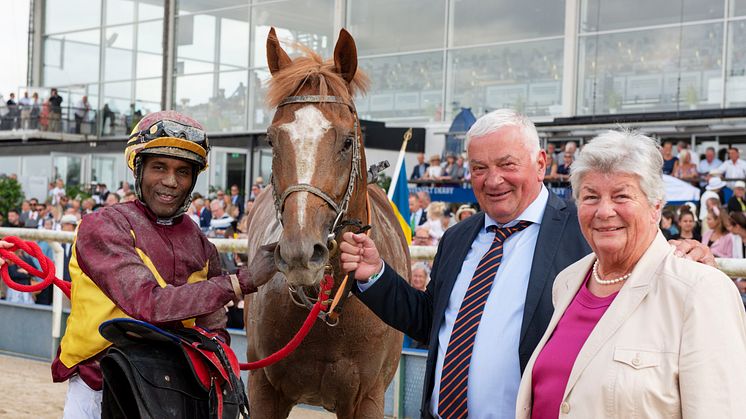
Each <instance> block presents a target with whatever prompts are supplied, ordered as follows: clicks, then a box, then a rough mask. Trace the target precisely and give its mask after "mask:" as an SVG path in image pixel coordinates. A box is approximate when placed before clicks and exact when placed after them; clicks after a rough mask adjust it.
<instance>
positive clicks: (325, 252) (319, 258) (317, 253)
mask: <svg viewBox="0 0 746 419" xmlns="http://www.w3.org/2000/svg"><path fill="white" fill-rule="evenodd" d="M328 256H329V249H327V248H326V246H324V245H322V244H315V245H314V246H313V255H311V260H310V261H309V262H311V263H313V264H319V265H321V264H324V263H326V259H327V257H328Z"/></svg>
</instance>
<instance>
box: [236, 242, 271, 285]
mask: <svg viewBox="0 0 746 419" xmlns="http://www.w3.org/2000/svg"><path fill="white" fill-rule="evenodd" d="M275 247H277V242H274V243H270V244H265V245H264V246H261V247H259V251H258V252H257V253H256V255H254V259H253V260H252V261H251V264H250V265H249V266H242V267H241V268H240V269H239V270H238V282H239V283H240V284H241V292H243V294H244V295H246V294H250V293H252V292H256V289H257V288H259V287H260V286H262V285H264V284H266V283H267V282H268V281H269V280H270V279H272V277H273V276H275V274H276V273H277V265H276V264H275Z"/></svg>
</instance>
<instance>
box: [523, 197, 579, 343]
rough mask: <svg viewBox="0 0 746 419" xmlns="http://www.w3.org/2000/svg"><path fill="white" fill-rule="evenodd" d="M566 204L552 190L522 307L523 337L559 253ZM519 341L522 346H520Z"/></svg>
mask: <svg viewBox="0 0 746 419" xmlns="http://www.w3.org/2000/svg"><path fill="white" fill-rule="evenodd" d="M566 207H567V204H566V203H565V201H563V200H562V199H560V198H559V197H558V196H557V195H555V194H554V193H552V192H551V191H550V192H549V199H548V200H547V206H546V209H545V210H544V216H543V217H542V219H541V226H540V228H539V236H538V237H537V239H536V250H534V258H533V261H532V262H531V273H530V274H529V278H528V289H527V290H526V303H525V306H524V309H523V322H522V324H521V340H520V345H522V344H523V339H524V338H525V337H526V332H527V331H528V327H529V325H530V324H531V319H533V317H534V313H535V312H536V308H537V307H538V306H539V301H540V300H541V295H542V293H543V292H544V287H545V286H546V283H547V281H549V280H550V279H554V278H549V275H550V274H551V272H552V269H551V265H552V263H553V261H554V257H555V255H556V254H557V249H558V245H559V244H558V243H555V241H556V240H557V238H558V237H562V232H563V230H564V229H565V225H566V224H567V217H568V216H569V214H568V213H567V211H565V208H566ZM520 345H519V346H520Z"/></svg>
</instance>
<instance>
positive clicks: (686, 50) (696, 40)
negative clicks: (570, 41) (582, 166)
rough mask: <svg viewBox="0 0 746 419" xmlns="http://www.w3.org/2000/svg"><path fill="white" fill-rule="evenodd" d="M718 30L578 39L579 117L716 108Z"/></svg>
mask: <svg viewBox="0 0 746 419" xmlns="http://www.w3.org/2000/svg"><path fill="white" fill-rule="evenodd" d="M722 27H723V26H722V24H720V23H715V24H707V25H693V26H684V27H683V31H680V28H676V27H674V28H665V29H656V30H645V31H635V32H626V33H614V34H608V35H593V36H587V37H581V42H580V47H579V65H578V73H579V74H578V77H579V81H578V114H581V115H588V114H602V113H617V112H623V113H630V112H646V111H651V110H662V111H673V110H686V109H702V108H712V107H719V105H720V96H721V95H722V90H721V89H720V88H719V86H720V84H722V81H721V77H722V76H721V71H722V63H721V54H722V39H723V38H722V36H723V34H722Z"/></svg>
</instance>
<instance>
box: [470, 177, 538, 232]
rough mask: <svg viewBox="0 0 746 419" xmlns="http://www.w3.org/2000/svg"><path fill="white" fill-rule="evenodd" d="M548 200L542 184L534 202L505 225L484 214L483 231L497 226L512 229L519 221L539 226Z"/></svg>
mask: <svg viewBox="0 0 746 419" xmlns="http://www.w3.org/2000/svg"><path fill="white" fill-rule="evenodd" d="M548 200H549V191H548V190H547V188H546V186H544V185H543V184H542V185H541V191H539V196H537V197H536V199H534V202H532V203H531V205H529V206H528V207H527V208H526V209H525V210H523V212H522V213H521V214H520V215H519V216H518V217H516V218H515V219H514V220H510V221H509V222H507V223H505V224H499V223H498V222H497V221H495V220H493V219H492V218H491V217H490V216H489V215H487V213H485V214H484V230H482V231H483V232H484V231H487V227H489V226H492V225H494V226H497V227H500V228H502V227H512V226H514V225H515V224H517V223H518V222H519V221H529V222H531V223H533V224H541V219H542V218H544V210H545V209H546V206H547V201H548Z"/></svg>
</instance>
